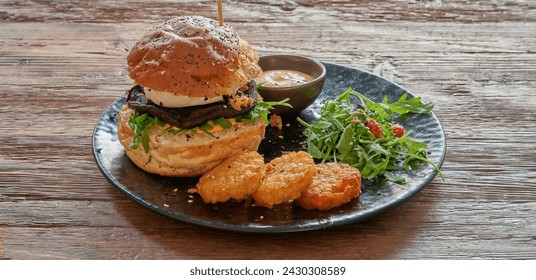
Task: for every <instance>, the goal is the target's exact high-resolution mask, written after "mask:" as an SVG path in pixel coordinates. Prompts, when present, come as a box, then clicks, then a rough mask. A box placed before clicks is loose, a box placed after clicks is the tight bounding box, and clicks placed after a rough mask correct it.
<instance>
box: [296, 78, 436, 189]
mask: <svg viewBox="0 0 536 280" xmlns="http://www.w3.org/2000/svg"><path fill="white" fill-rule="evenodd" d="M352 96H354V97H357V98H359V99H360V100H361V105H359V106H357V107H356V106H354V105H352V102H351V101H350V98H351V97H352ZM407 98H408V94H404V95H402V96H401V97H400V98H399V99H398V100H397V101H395V102H392V103H389V100H388V98H387V97H384V99H383V100H382V102H380V103H377V102H374V101H372V100H370V99H368V98H367V97H365V96H364V95H362V94H360V93H358V92H355V91H353V90H352V89H351V88H349V89H348V90H346V91H345V92H343V93H342V94H341V95H339V96H338V97H337V99H336V100H326V101H325V104H324V105H323V107H322V109H321V116H320V118H319V119H318V120H316V121H315V122H313V123H311V124H308V123H306V122H305V121H303V120H301V119H299V118H298V121H299V122H300V123H301V124H302V125H304V126H305V127H306V129H305V134H306V135H307V138H308V139H307V142H308V152H309V153H310V154H311V155H312V156H313V157H314V158H316V159H320V160H321V161H322V162H329V161H332V162H341V163H346V164H349V165H351V166H354V167H356V168H358V169H359V170H360V171H361V175H362V177H363V178H364V179H370V180H379V181H391V182H395V183H399V184H404V183H405V179H404V178H403V177H401V176H398V175H396V173H395V172H394V171H397V170H400V168H402V169H404V170H410V169H411V168H412V167H415V166H416V165H415V164H417V163H426V164H429V165H431V166H432V167H433V168H435V169H436V170H437V172H438V173H439V174H440V176H441V177H442V178H443V179H444V177H443V174H442V173H441V171H440V170H439V168H438V167H437V166H436V165H435V164H434V163H433V162H431V161H430V160H428V159H427V157H426V155H427V152H426V148H427V144H426V143H423V142H419V141H415V140H412V139H410V138H409V137H408V136H410V135H411V133H412V131H405V130H404V128H403V127H402V126H401V125H399V124H397V123H396V121H397V120H402V119H404V118H406V117H407V116H409V115H410V114H414V113H418V114H426V113H428V112H430V111H431V110H432V108H433V104H432V103H427V104H423V103H422V101H421V99H420V97H415V98H412V99H407Z"/></svg>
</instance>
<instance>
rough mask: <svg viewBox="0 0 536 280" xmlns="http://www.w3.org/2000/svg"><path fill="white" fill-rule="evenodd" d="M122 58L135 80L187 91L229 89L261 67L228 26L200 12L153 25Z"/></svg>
mask: <svg viewBox="0 0 536 280" xmlns="http://www.w3.org/2000/svg"><path fill="white" fill-rule="evenodd" d="M127 60H128V67H129V76H130V77H131V78H132V79H133V80H134V81H135V82H136V83H138V84H140V85H141V86H143V87H147V88H151V89H152V90H155V91H162V92H169V93H172V94H174V95H180V96H188V97H206V98H213V97H217V96H221V95H232V94H234V93H235V92H236V91H237V90H238V89H239V88H240V87H241V86H243V85H244V84H246V83H247V82H248V81H250V80H252V79H254V78H256V77H257V76H258V75H259V74H260V72H261V69H260V67H259V66H258V64H257V63H258V60H259V56H258V55H257V53H256V52H255V51H254V50H253V48H252V47H251V46H250V45H249V44H248V43H247V42H246V41H244V40H241V39H240V37H239V36H238V34H237V33H236V32H235V31H234V29H233V28H231V27H230V26H228V25H223V26H219V24H218V22H217V21H215V20H212V19H209V18H205V17H201V16H182V17H177V18H174V19H171V20H168V21H166V22H164V23H163V24H160V25H157V26H155V27H153V28H152V29H150V30H149V32H148V33H147V34H145V35H144V36H143V37H142V38H141V39H140V40H139V41H138V42H137V43H136V44H135V45H134V47H133V48H132V50H131V51H130V54H129V55H128V58H127Z"/></svg>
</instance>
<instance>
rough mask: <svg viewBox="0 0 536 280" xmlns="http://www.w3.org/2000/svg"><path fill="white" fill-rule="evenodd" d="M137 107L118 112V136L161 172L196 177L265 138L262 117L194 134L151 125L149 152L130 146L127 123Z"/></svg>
mask: <svg viewBox="0 0 536 280" xmlns="http://www.w3.org/2000/svg"><path fill="white" fill-rule="evenodd" d="M133 113H134V110H132V109H130V108H128V107H127V106H126V105H125V106H124V107H123V108H122V109H121V111H120V112H119V118H118V124H117V136H118V138H119V141H120V142H121V144H122V145H123V147H124V148H125V152H126V154H127V156H128V157H129V158H130V159H131V160H132V162H134V164H136V165H137V166H138V167H140V168H141V169H143V170H145V171H147V172H149V173H153V174H158V175H162V176H173V177H195V176H200V175H202V174H204V173H205V172H207V171H208V170H210V169H212V168H213V167H215V166H216V165H218V164H219V163H221V162H222V161H224V160H225V159H227V158H230V157H231V156H233V155H235V154H237V153H239V152H242V151H256V150H257V149H258V148H259V145H260V143H261V141H262V139H263V138H264V132H265V127H266V126H265V124H264V122H263V120H262V119H260V118H259V119H257V121H256V122H255V123H251V122H244V123H239V124H238V125H236V126H233V127H232V128H228V129H224V130H222V131H218V132H215V133H212V134H213V135H214V136H215V137H212V136H210V135H208V134H206V133H194V134H193V135H187V134H186V133H185V134H182V135H173V134H172V133H166V134H164V135H158V134H159V133H160V132H161V131H162V130H163V128H161V127H150V129H149V146H150V149H149V153H145V151H144V149H143V147H142V146H141V145H140V146H139V147H138V148H137V149H136V150H132V149H131V148H130V143H131V142H132V137H133V132H132V130H131V128H130V126H129V124H128V120H129V119H130V116H131V115H132V114H133Z"/></svg>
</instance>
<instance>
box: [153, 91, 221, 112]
mask: <svg viewBox="0 0 536 280" xmlns="http://www.w3.org/2000/svg"><path fill="white" fill-rule="evenodd" d="M144 91H145V95H146V96H147V99H149V100H151V101H152V102H153V103H155V104H158V105H160V106H163V107H168V108H182V107H190V106H197V105H205V104H210V103H214V102H219V101H222V100H223V96H217V97H214V98H205V97H188V96H182V95H181V96H177V95H174V94H173V93H169V92H165V91H155V90H152V89H150V88H144Z"/></svg>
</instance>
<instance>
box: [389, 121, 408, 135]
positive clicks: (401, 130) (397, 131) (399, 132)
mask: <svg viewBox="0 0 536 280" xmlns="http://www.w3.org/2000/svg"><path fill="white" fill-rule="evenodd" d="M391 131H392V132H393V133H394V134H395V136H396V137H398V138H400V137H402V136H404V133H405V130H404V127H403V126H401V125H399V124H393V125H392V126H391Z"/></svg>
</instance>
